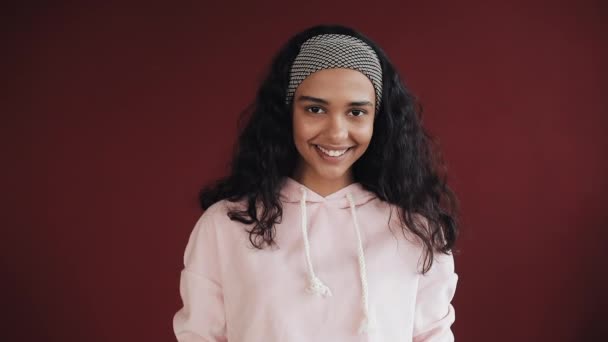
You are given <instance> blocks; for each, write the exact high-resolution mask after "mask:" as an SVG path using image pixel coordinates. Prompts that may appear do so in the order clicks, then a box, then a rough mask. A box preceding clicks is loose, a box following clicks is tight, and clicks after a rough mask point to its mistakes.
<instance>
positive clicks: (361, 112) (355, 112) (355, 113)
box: [351, 109, 367, 116]
mask: <svg viewBox="0 0 608 342" xmlns="http://www.w3.org/2000/svg"><path fill="white" fill-rule="evenodd" d="M351 113H352V114H353V116H363V115H365V114H367V112H366V111H364V110H362V109H353V110H352V111H351Z"/></svg>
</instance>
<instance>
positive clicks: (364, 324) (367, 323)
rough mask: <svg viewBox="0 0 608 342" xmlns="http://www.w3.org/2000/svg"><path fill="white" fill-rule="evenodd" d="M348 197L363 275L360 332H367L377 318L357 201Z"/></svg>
mask: <svg viewBox="0 0 608 342" xmlns="http://www.w3.org/2000/svg"><path fill="white" fill-rule="evenodd" d="M346 197H347V198H348V202H349V203H350V212H351V214H352V216H353V223H354V229H355V235H356V236H357V244H358V245H357V247H358V248H357V255H358V257H359V275H360V276H361V289H362V290H363V293H362V294H361V301H362V303H361V304H362V305H363V320H362V321H361V325H360V326H359V333H360V334H365V333H368V332H370V331H371V330H373V329H374V328H375V319H374V317H372V316H371V315H370V312H369V301H368V289H367V269H366V267H365V255H364V254H363V242H362V241H361V233H360V229H359V221H358V220H357V212H356V210H355V201H354V200H353V195H351V193H350V192H349V193H347V194H346Z"/></svg>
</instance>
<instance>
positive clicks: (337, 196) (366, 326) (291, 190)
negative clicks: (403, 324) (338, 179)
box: [280, 177, 376, 334]
mask: <svg viewBox="0 0 608 342" xmlns="http://www.w3.org/2000/svg"><path fill="white" fill-rule="evenodd" d="M280 195H281V199H282V200H283V201H284V202H287V203H296V202H299V203H300V214H301V229H302V241H303V244H304V254H305V260H306V268H307V270H308V279H307V281H308V283H307V286H306V290H307V291H308V292H309V293H311V294H313V295H318V296H321V297H331V296H332V291H331V289H330V288H329V287H328V286H327V285H325V283H324V282H323V281H322V280H321V279H319V277H317V275H316V274H315V270H314V265H313V264H312V258H311V256H310V250H311V249H310V242H309V239H308V214H307V207H308V205H309V204H310V203H323V204H324V205H328V206H331V207H334V208H339V209H350V212H351V216H352V227H353V237H352V238H353V240H356V246H357V250H356V254H357V259H358V264H359V276H360V280H361V289H362V291H361V312H362V318H361V320H360V323H359V329H358V333H359V334H368V333H370V332H372V331H373V330H375V327H376V320H375V315H373V314H372V312H371V310H370V307H369V300H368V292H369V291H368V286H367V268H366V265H365V254H364V252H363V242H362V241H361V228H360V227H359V221H358V219H357V209H356V208H357V206H360V205H362V204H365V203H367V202H369V201H371V200H372V199H374V198H375V197H376V196H375V194H374V193H372V192H370V191H367V190H365V189H364V188H363V186H362V185H361V184H359V183H353V184H350V185H348V186H346V187H344V188H342V189H340V190H338V191H336V192H334V193H332V194H330V195H329V196H326V197H323V196H321V195H319V194H318V193H316V192H314V191H312V190H310V189H309V188H307V187H306V186H304V185H303V184H301V183H299V182H297V181H295V180H294V179H293V178H289V177H288V178H287V179H286V180H285V183H284V184H283V187H282V189H281V193H280Z"/></svg>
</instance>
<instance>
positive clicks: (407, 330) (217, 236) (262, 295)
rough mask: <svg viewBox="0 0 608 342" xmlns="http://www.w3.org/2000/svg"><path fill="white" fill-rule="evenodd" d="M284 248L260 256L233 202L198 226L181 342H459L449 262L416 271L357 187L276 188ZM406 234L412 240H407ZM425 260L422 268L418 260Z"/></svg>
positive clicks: (381, 212) (378, 204)
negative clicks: (321, 190)
mask: <svg viewBox="0 0 608 342" xmlns="http://www.w3.org/2000/svg"><path fill="white" fill-rule="evenodd" d="M281 200H282V203H283V219H282V222H281V223H280V224H278V225H277V227H276V237H275V238H276V242H277V244H278V247H276V248H272V249H270V248H268V247H266V248H265V249H262V250H259V249H256V248H253V247H252V246H251V243H250V241H249V234H248V233H247V232H246V231H245V229H246V228H247V227H246V226H245V225H243V224H242V223H239V222H237V221H231V220H230V219H229V218H228V217H227V216H226V212H227V210H228V209H229V208H230V207H234V206H236V205H237V203H231V202H228V201H226V200H224V201H220V202H218V203H216V204H214V205H213V206H211V207H210V208H209V209H207V211H205V213H204V214H203V215H202V216H201V217H200V219H199V220H198V222H197V223H196V225H195V226H194V229H193V231H192V234H191V236H190V240H189V242H188V245H187V246H186V250H185V255H184V265H185V267H184V269H183V270H182V273H181V283H180V293H181V298H182V300H183V308H181V309H180V310H179V311H178V312H177V313H176V314H175V316H174V318H173V328H174V332H175V335H176V337H177V340H178V341H183V342H186V341H188V342H194V341H229V342H241V341H247V342H258V341H259V342H275V341H276V342H300V341H301V342H304V341H305V342H310V341H339V342H341V341H382V342H393V341H395V342H396V341H453V340H454V336H453V334H452V332H451V330H450V326H451V324H452V323H453V322H454V318H455V316H454V308H453V307H452V305H451V304H450V302H451V300H452V297H453V296H454V291H455V289H456V282H457V279H458V276H457V275H456V273H454V259H453V257H452V256H451V255H444V254H437V256H436V259H435V262H434V263H433V267H432V268H431V270H430V271H429V272H428V273H427V274H425V275H424V276H423V275H421V274H420V273H419V264H418V262H419V259H420V256H421V251H422V249H421V246H420V245H419V244H418V243H416V242H415V241H416V240H415V239H414V238H406V237H405V236H404V234H402V233H401V228H399V226H398V222H399V221H398V216H397V211H396V209H395V208H394V207H393V214H392V216H390V217H391V224H390V227H391V228H392V230H391V229H389V222H388V221H389V214H390V208H391V205H389V204H388V203H386V202H384V201H381V200H380V199H378V198H376V196H375V194H373V193H372V192H369V191H367V190H365V189H363V187H362V186H361V185H360V184H359V183H354V184H351V185H349V186H347V187H345V188H343V189H341V190H339V191H337V192H335V193H333V194H331V195H329V196H327V197H322V196H320V195H319V194H317V193H315V192H313V191H312V190H310V189H308V188H307V187H305V186H303V185H302V184H300V183H298V182H296V181H295V180H293V179H291V178H287V179H286V182H285V184H284V186H283V188H282V189H281ZM408 236H409V235H408ZM420 260H421V259H420Z"/></svg>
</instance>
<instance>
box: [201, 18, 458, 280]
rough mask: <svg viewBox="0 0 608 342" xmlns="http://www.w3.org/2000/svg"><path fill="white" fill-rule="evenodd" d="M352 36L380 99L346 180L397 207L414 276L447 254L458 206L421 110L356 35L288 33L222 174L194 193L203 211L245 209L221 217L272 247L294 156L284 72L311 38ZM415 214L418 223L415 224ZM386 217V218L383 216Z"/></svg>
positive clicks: (331, 29) (322, 29) (315, 30)
mask: <svg viewBox="0 0 608 342" xmlns="http://www.w3.org/2000/svg"><path fill="white" fill-rule="evenodd" d="M326 33H336V34H345V35H350V36H354V37H357V38H359V39H361V40H362V41H364V42H366V43H367V44H368V45H369V46H371V47H372V48H373V49H374V51H375V52H376V54H377V56H378V58H379V60H380V64H381V67H382V79H383V85H382V87H383V92H382V101H381V105H380V108H379V110H378V113H377V116H376V119H375V120H374V129H373V131H374V134H373V135H372V138H371V141H370V144H369V147H368V149H367V151H366V152H365V153H364V154H363V155H362V156H361V158H359V159H358V160H357V161H356V162H355V163H354V164H353V177H354V180H355V181H356V182H359V183H360V184H361V185H362V186H363V187H364V188H365V189H367V190H369V191H372V192H374V193H375V194H376V196H377V197H378V198H380V199H382V200H384V201H386V202H388V203H390V204H393V205H394V206H395V207H397V208H399V209H400V210H398V211H399V218H400V222H401V226H402V229H403V232H404V233H405V232H406V231H409V232H411V233H414V234H415V235H416V236H417V237H418V238H419V239H420V241H421V242H422V243H423V248H424V262H423V266H422V273H426V272H427V271H428V270H429V269H430V268H431V266H432V264H433V259H434V253H435V252H440V253H445V254H449V253H451V252H452V250H453V247H454V244H455V241H456V238H457V235H458V224H457V218H456V216H457V211H458V206H459V204H458V201H457V199H456V196H455V195H454V193H453V191H452V190H451V189H450V188H449V187H448V185H447V181H446V178H447V175H446V172H445V170H446V168H445V165H444V163H443V161H442V158H441V156H440V152H439V149H438V144H437V143H436V142H435V141H434V139H433V138H432V137H431V136H430V134H429V133H428V132H427V131H426V130H425V129H424V128H423V126H422V106H421V105H420V103H419V101H418V100H417V98H416V97H415V96H414V95H413V94H412V93H410V91H409V90H408V89H407V87H406V86H405V84H404V83H403V81H402V80H401V78H400V76H399V74H398V72H397V70H396V69H395V67H394V66H393V64H392V63H391V62H390V60H389V59H388V57H387V56H386V54H385V53H384V51H383V50H382V49H381V48H380V47H379V46H377V45H376V44H375V43H374V42H373V41H372V40H370V39H369V38H367V37H366V36H364V35H363V34H361V33H359V32H357V31H356V30H354V29H352V28H349V27H345V26H341V25H318V26H314V27H311V28H308V29H306V30H304V31H302V32H300V33H297V34H296V35H294V36H293V37H292V38H291V39H289V40H288V41H287V43H286V44H285V45H284V46H283V47H282V48H281V49H280V50H279V52H278V53H277V54H276V55H275V57H274V58H273V60H272V62H271V64H270V66H269V69H268V70H267V72H266V74H265V77H264V80H263V81H262V83H261V85H260V87H259V89H258V91H257V95H256V98H255V100H254V102H253V103H252V104H250V105H249V106H247V108H245V110H244V111H243V112H242V113H241V120H242V121H241V123H244V125H241V128H240V133H239V138H238V142H237V144H236V146H235V150H234V155H233V158H232V162H231V165H230V166H231V171H230V174H229V175H228V176H226V177H224V178H222V179H220V180H217V181H215V182H213V183H212V184H211V185H208V186H206V187H204V188H203V189H202V190H201V191H200V204H201V207H202V208H203V210H206V209H207V208H209V207H210V206H211V205H212V204H214V203H215V202H218V201H220V200H223V199H227V200H228V201H230V202H237V201H243V203H245V204H246V206H244V207H241V208H240V209H239V208H236V207H235V208H233V209H231V210H230V211H229V212H228V217H229V218H230V219H231V220H236V221H239V222H242V223H244V224H247V225H250V226H251V227H252V228H251V229H250V230H247V232H248V233H249V240H250V242H251V244H252V245H253V246H254V247H256V248H259V249H262V248H264V246H272V245H274V244H275V241H274V237H275V233H276V232H275V224H277V223H280V222H281V219H282V215H283V208H282V205H281V201H280V199H279V192H280V189H281V187H282V185H283V182H284V180H285V177H287V176H291V175H292V174H293V171H294V169H295V166H296V162H297V159H298V152H297V150H296V147H295V143H294V140H293V128H292V106H291V105H288V104H286V102H285V97H286V92H287V87H288V84H289V75H290V67H291V64H292V63H293V61H294V59H295V57H296V55H297V54H298V52H299V50H300V46H301V45H302V43H304V42H305V41H306V40H307V39H308V38H310V37H313V36H315V35H319V34H326ZM415 216H417V217H420V216H422V217H423V218H424V219H426V223H422V222H420V221H419V220H416V219H415ZM389 220H390V218H389Z"/></svg>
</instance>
